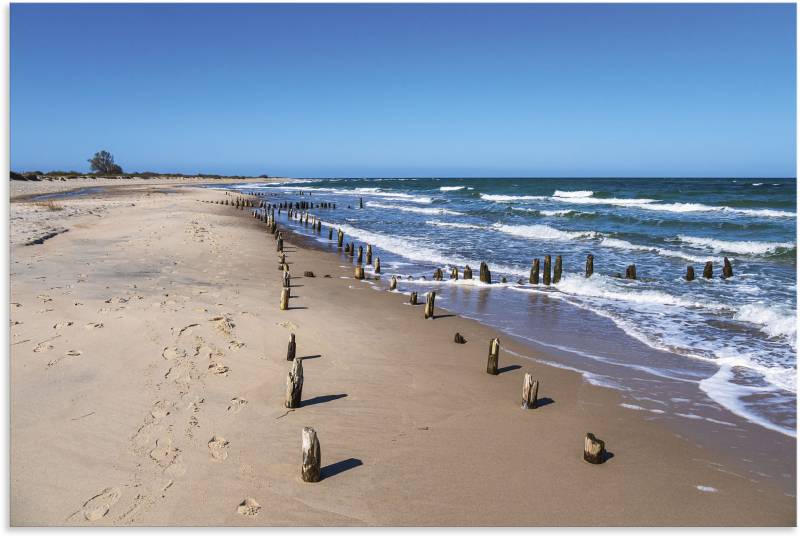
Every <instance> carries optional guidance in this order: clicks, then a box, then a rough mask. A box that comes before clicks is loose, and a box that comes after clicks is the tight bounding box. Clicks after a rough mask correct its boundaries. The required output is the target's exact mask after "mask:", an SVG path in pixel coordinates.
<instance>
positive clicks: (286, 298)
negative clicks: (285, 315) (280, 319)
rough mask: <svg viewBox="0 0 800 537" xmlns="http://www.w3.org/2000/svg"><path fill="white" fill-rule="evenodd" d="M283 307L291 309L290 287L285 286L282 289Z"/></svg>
mask: <svg viewBox="0 0 800 537" xmlns="http://www.w3.org/2000/svg"><path fill="white" fill-rule="evenodd" d="M281 309H282V310H288V309H289V288H288V287H284V288H283V289H282V290H281Z"/></svg>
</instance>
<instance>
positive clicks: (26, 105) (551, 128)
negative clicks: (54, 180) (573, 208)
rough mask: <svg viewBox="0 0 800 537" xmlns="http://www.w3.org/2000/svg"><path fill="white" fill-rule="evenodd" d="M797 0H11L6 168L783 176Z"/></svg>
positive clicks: (791, 159) (791, 145)
mask: <svg viewBox="0 0 800 537" xmlns="http://www.w3.org/2000/svg"><path fill="white" fill-rule="evenodd" d="M795 31H796V30H795V6H794V5H792V4H782V5H763V4H762V5H699V4H698V5H624V4H618V5H405V6H403V5H339V6H337V5H152V4H151V5H146V4H143V5H35V4H27V5H25V4H16V5H12V7H11V167H12V169H15V170H33V169H37V170H43V171H47V170H51V169H77V170H87V163H86V159H87V158H89V157H90V156H91V155H92V154H93V153H94V152H95V151H97V150H100V149H108V150H110V151H111V152H112V153H113V154H114V155H115V157H116V159H117V161H118V162H119V163H120V164H121V165H122V166H123V168H124V169H125V170H126V171H133V170H138V171H143V170H154V171H178V172H185V173H194V172H205V173H230V174H235V173H238V174H262V173H268V174H270V175H289V176H295V177H315V176H316V177H331V176H356V177H362V176H551V177H553V176H794V175H795V168H796V155H795V139H796V132H795V129H796V120H795V116H796V109H795V86H796V74H795Z"/></svg>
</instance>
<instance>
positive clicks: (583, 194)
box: [553, 190, 594, 198]
mask: <svg viewBox="0 0 800 537" xmlns="http://www.w3.org/2000/svg"><path fill="white" fill-rule="evenodd" d="M593 194H594V192H592V191H591V190H572V191H570V190H556V191H555V192H553V196H555V197H556V198H588V197H589V196H591V195H593Z"/></svg>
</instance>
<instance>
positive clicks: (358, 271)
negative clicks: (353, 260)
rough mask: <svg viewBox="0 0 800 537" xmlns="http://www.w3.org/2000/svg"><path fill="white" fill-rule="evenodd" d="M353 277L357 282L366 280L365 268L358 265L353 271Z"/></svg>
mask: <svg viewBox="0 0 800 537" xmlns="http://www.w3.org/2000/svg"><path fill="white" fill-rule="evenodd" d="M353 277H354V278H355V279H356V280H363V279H364V267H363V266H362V265H356V268H355V270H353Z"/></svg>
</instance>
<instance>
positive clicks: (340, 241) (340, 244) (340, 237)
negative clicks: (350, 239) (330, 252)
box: [336, 229, 344, 248]
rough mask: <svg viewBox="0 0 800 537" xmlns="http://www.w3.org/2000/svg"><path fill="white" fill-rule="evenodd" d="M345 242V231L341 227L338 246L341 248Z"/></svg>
mask: <svg viewBox="0 0 800 537" xmlns="http://www.w3.org/2000/svg"><path fill="white" fill-rule="evenodd" d="M343 242H344V233H342V230H341V229H340V230H339V232H338V237H337V244H336V246H338V247H339V248H341V247H342V243H343Z"/></svg>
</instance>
